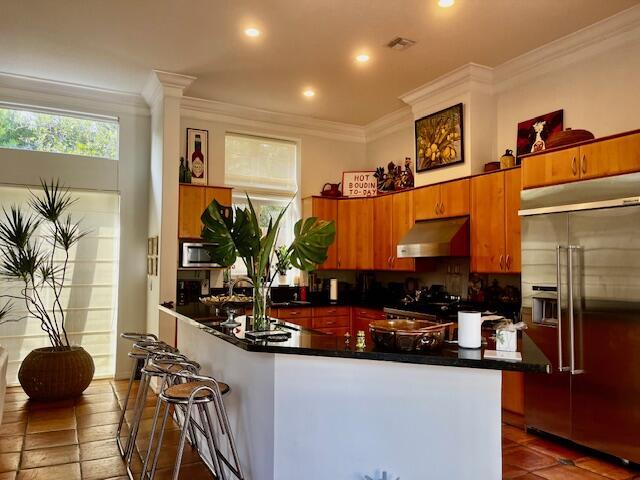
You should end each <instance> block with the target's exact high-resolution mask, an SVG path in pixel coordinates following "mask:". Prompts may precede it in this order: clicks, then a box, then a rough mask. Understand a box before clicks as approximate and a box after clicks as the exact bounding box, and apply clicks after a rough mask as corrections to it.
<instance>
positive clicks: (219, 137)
mask: <svg viewBox="0 0 640 480" xmlns="http://www.w3.org/2000/svg"><path fill="white" fill-rule="evenodd" d="M187 128H199V129H204V130H208V131H209V164H208V168H209V173H208V177H209V184H210V185H224V137H225V134H226V133H227V132H236V133H247V134H252V135H260V136H267V137H268V136H272V137H274V138H286V139H289V140H293V141H297V142H299V144H300V159H301V166H300V167H301V168H300V169H301V172H300V179H301V182H300V185H299V188H300V194H301V197H302V198H304V197H307V196H309V195H317V194H319V193H320V190H321V189H322V186H323V185H324V184H325V183H327V182H331V183H337V182H340V181H342V172H343V170H358V169H363V168H366V167H367V162H366V151H365V150H366V149H365V144H364V143H362V142H350V141H345V140H338V139H333V138H324V137H320V136H315V135H310V134H306V133H299V132H297V131H295V130H293V129H287V128H286V127H283V126H276V125H274V126H273V127H271V128H269V127H263V126H247V125H245V124H244V123H241V122H234V121H233V120H228V121H220V120H214V119H203V118H195V117H193V116H190V115H189V114H188V113H183V115H182V119H181V134H180V139H181V140H180V142H181V143H180V152H181V155H186V147H185V141H186V129H187ZM178 161H179V159H177V160H176V165H177V164H178Z"/></svg>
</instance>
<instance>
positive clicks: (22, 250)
mask: <svg viewBox="0 0 640 480" xmlns="http://www.w3.org/2000/svg"><path fill="white" fill-rule="evenodd" d="M41 184H42V190H43V191H42V194H40V195H39V194H36V193H34V192H31V194H30V195H31V198H30V200H29V206H30V210H31V211H25V210H26V209H22V208H20V207H17V206H15V205H14V206H11V207H9V209H3V212H2V215H1V216H0V278H1V279H3V280H5V281H7V282H8V285H10V286H11V285H16V286H17V287H18V288H19V292H18V293H15V292H14V293H4V294H2V295H0V298H1V299H3V300H4V302H3V304H2V305H0V324H3V323H7V322H16V321H20V320H23V319H25V318H32V319H35V320H38V321H39V322H40V328H41V329H42V330H43V331H44V332H45V333H46V334H47V336H48V338H49V343H50V344H51V347H46V348H41V349H36V350H34V351H33V352H31V353H30V354H29V356H27V358H25V360H24V361H23V362H22V365H21V367H20V372H19V374H18V377H19V379H20V382H21V384H22V386H23V388H24V389H25V391H26V392H27V394H29V396H30V397H32V398H38V399H52V398H55V399H57V398H63V397H66V396H73V395H75V394H79V393H81V392H82V390H84V388H86V386H87V385H88V382H90V381H91V377H93V368H94V366H93V360H92V359H91V357H90V356H89V355H88V354H87V353H86V352H85V351H84V350H83V349H81V348H80V347H74V346H72V345H71V343H70V341H69V336H68V334H67V329H66V325H65V319H66V318H65V317H66V311H65V308H64V306H63V301H62V292H63V289H64V288H65V285H66V283H67V280H68V276H67V267H68V265H69V257H70V251H71V249H72V248H73V246H74V245H75V244H76V243H78V241H79V240H80V239H81V238H82V237H83V236H85V235H86V233H87V232H83V231H81V230H80V227H79V225H78V224H77V223H74V222H73V221H72V219H71V215H70V214H69V213H68V209H69V207H70V206H71V205H72V204H73V203H74V202H75V199H73V198H71V194H70V193H69V190H68V189H67V188H64V187H62V186H61V185H60V183H59V181H56V182H55V183H54V182H53V181H51V183H49V184H47V183H46V182H44V181H41ZM16 302H19V303H23V304H24V305H25V307H26V315H20V314H15V313H14V307H15V303H16ZM34 352H37V355H35V356H37V357H38V358H39V360H38V364H37V365H36V364H34ZM52 353H60V354H62V353H68V354H69V356H68V357H66V358H67V359H66V360H63V359H62V355H55V356H54V357H51V356H48V355H49V354H52ZM87 357H88V358H87ZM52 358H55V360H52ZM56 362H57V363H56ZM65 362H66V363H65ZM54 364H60V365H62V364H65V365H74V366H76V367H78V365H80V364H82V365H83V366H85V367H86V369H85V370H86V371H85V372H84V375H83V374H82V372H79V371H77V372H74V376H75V377H76V378H75V379H74V380H73V381H70V380H69V381H67V380H66V379H65V380H61V378H60V377H59V376H58V377H56V372H51V371H50V369H53V368H54ZM47 373H50V375H48V376H49V377H54V378H53V380H55V383H57V385H54V383H53V381H51V382H49V386H46V385H47V383H48V379H46V378H39V377H40V376H42V375H45V374H47ZM67 376H68V374H67ZM35 377H38V378H35ZM87 378H88V382H86V383H87V385H85V386H84V388H82V389H81V390H80V391H79V392H77V390H78V389H80V388H81V386H82V385H83V384H84V383H85V381H86V379H87ZM49 380H52V379H49ZM72 384H73V385H72ZM64 387H69V388H67V389H66V391H64V392H62V391H61V390H60V391H57V392H54V391H53V390H51V389H52V388H58V389H60V388H64ZM71 387H72V388H71ZM45 390H46V391H45Z"/></svg>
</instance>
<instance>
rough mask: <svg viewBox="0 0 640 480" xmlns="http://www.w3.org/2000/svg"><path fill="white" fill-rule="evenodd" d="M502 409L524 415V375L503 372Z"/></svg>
mask: <svg viewBox="0 0 640 480" xmlns="http://www.w3.org/2000/svg"><path fill="white" fill-rule="evenodd" d="M502 409H503V410H508V411H509V412H512V413H516V414H518V415H524V374H523V373H522V372H509V371H506V370H505V371H503V372H502Z"/></svg>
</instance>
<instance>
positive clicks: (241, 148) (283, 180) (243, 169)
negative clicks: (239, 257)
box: [225, 134, 299, 280]
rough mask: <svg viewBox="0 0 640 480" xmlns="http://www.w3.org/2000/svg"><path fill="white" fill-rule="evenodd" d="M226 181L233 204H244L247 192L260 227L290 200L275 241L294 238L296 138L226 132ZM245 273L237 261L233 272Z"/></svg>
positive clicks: (240, 263)
mask: <svg viewBox="0 0 640 480" xmlns="http://www.w3.org/2000/svg"><path fill="white" fill-rule="evenodd" d="M225 182H226V184H227V185H228V186H231V187H234V192H233V203H234V205H236V206H239V207H247V206H248V205H247V199H246V194H248V195H249V197H250V198H251V202H252V203H253V206H254V208H255V209H256V212H257V214H258V216H259V219H260V224H261V226H262V227H263V228H266V227H267V225H268V224H269V218H270V217H277V216H278V214H279V213H280V212H281V211H282V209H283V208H285V207H286V206H287V205H289V203H291V204H290V205H289V210H288V211H287V213H286V214H285V216H284V217H283V219H282V223H281V224H280V235H279V236H278V240H277V242H276V245H282V244H288V243H290V242H291V241H292V240H293V227H294V225H295V222H296V221H297V220H298V218H299V210H298V199H297V191H298V146H297V144H296V143H295V142H291V141H286V140H279V139H273V138H264V137H255V136H250V135H240V134H227V136H226V137H225ZM292 200H293V201H292ZM244 273H246V272H245V268H244V264H243V263H242V261H239V262H237V263H236V265H234V267H233V274H234V275H236V274H237V275H242V274H244ZM291 276H292V274H290V276H289V277H290V278H289V280H291Z"/></svg>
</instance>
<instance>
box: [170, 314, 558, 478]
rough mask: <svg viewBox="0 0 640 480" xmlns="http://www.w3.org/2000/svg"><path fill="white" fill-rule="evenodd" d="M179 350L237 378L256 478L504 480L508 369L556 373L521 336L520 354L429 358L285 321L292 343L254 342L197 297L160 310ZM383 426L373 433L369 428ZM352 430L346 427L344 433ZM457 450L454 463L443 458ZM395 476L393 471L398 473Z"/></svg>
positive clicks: (241, 436) (248, 460)
mask: <svg viewBox="0 0 640 480" xmlns="http://www.w3.org/2000/svg"><path fill="white" fill-rule="evenodd" d="M159 308H160V310H161V311H162V312H164V313H167V314H169V315H172V316H174V317H175V318H176V319H177V320H178V322H177V346H178V348H179V349H180V350H181V351H182V352H183V353H185V354H186V355H188V356H190V357H191V358H194V359H195V360H197V361H198V362H200V363H201V364H202V368H203V371H204V372H206V373H207V374H211V375H213V376H215V377H216V378H219V379H220V380H221V381H224V382H225V383H228V384H229V385H230V386H231V392H230V394H228V395H227V396H225V405H226V407H227V410H228V412H229V415H230V418H231V428H232V429H233V431H234V432H236V433H235V435H236V440H237V441H238V444H239V446H240V452H241V455H242V457H243V458H241V461H242V463H243V465H245V466H246V470H247V472H246V473H247V477H248V478H252V479H261V480H262V479H278V480H288V479H299V478H305V479H318V480H320V479H326V478H345V479H360V478H363V477H364V476H365V475H370V476H371V475H374V474H375V473H376V472H381V471H387V472H389V473H390V474H392V475H396V476H399V477H400V478H403V479H424V478H433V479H451V478H455V479H461V480H463V479H478V478H483V479H485V478H486V479H498V478H500V476H501V472H502V470H501V468H502V461H501V458H502V457H501V456H502V449H501V437H500V428H501V409H500V389H501V371H500V370H516V371H527V372H539V373H540V374H544V373H546V372H549V371H550V365H549V361H548V359H547V358H546V357H545V356H544V354H542V352H541V351H540V350H539V349H538V348H537V346H536V345H535V344H534V343H533V342H532V341H531V340H530V339H529V338H528V337H527V335H526V334H523V339H522V345H521V349H520V350H521V352H522V361H520V362H510V361H498V360H489V359H485V358H483V357H484V351H483V350H481V349H479V350H466V349H458V348H457V346H455V345H452V344H450V345H445V347H444V348H443V349H442V350H440V351H438V352H435V353H430V354H409V353H402V354H401V353H392V352H380V351H376V350H375V348H373V346H372V345H367V346H366V347H365V349H363V350H358V349H356V348H355V345H354V343H355V341H354V340H352V341H351V342H349V344H346V343H345V340H344V338H342V337H339V336H333V335H327V334H323V333H320V332H315V331H313V330H307V329H304V328H301V327H299V326H297V325H293V324H286V323H283V324H282V326H281V327H279V328H281V329H284V330H286V331H289V332H290V333H291V337H290V338H289V340H287V341H285V342H252V341H250V340H247V339H245V338H244V328H243V327H242V326H241V327H237V328H235V329H225V328H223V327H220V326H219V325H218V323H219V321H220V319H219V318H217V317H216V316H215V312H214V310H213V309H211V308H209V307H207V306H205V305H202V304H198V303H192V304H188V305H185V306H179V307H177V308H176V309H171V308H166V307H163V306H160V307H159ZM372 431H373V432H375V433H372ZM346 433H348V435H347V434H346ZM452 452H459V454H456V456H457V460H456V461H455V462H450V461H448V462H443V461H442V459H443V458H451V456H452ZM394 478H395V477H394Z"/></svg>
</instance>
